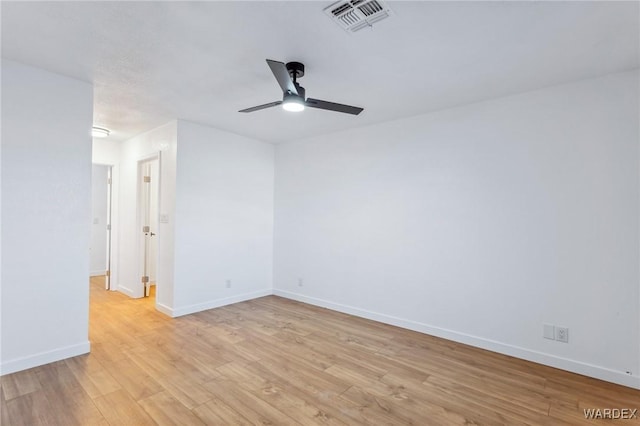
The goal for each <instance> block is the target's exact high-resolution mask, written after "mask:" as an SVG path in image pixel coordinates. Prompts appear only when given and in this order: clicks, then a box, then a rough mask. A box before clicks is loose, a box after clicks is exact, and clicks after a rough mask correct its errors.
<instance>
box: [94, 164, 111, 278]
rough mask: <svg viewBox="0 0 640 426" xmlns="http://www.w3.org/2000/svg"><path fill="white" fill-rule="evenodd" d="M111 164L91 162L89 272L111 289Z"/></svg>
mask: <svg viewBox="0 0 640 426" xmlns="http://www.w3.org/2000/svg"><path fill="white" fill-rule="evenodd" d="M112 171H113V168H112V166H109V165H103V164H92V168H91V218H92V222H91V235H90V245H89V253H90V255H89V259H90V260H89V271H90V272H89V274H90V276H91V277H104V287H105V289H106V290H110V289H111V244H112V242H111V206H112V190H111V182H112Z"/></svg>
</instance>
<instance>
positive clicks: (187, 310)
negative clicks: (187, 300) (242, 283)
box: [156, 289, 273, 318]
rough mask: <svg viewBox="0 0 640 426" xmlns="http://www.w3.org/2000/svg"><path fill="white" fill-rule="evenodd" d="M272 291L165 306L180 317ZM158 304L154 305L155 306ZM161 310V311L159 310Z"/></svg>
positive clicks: (267, 294)
mask: <svg viewBox="0 0 640 426" xmlns="http://www.w3.org/2000/svg"><path fill="white" fill-rule="evenodd" d="M272 294H273V292H272V291H271V289H266V290H259V291H254V292H251V293H243V294H238V295H236V296H231V297H224V298H222V299H215V300H209V301H208V302H203V303H196V304H195V305H187V306H181V307H178V308H173V309H171V308H167V307H166V306H164V309H167V310H169V311H170V312H171V314H170V315H171V316H172V317H174V318H175V317H181V316H183V315H189V314H193V313H196V312H200V311H206V310H207V309H213V308H219V307H221V306H226V305H231V304H233V303H239V302H244V301H246V300H251V299H257V298H258V297H264V296H270V295H272ZM157 306H158V305H156V307H157ZM160 312H163V311H160Z"/></svg>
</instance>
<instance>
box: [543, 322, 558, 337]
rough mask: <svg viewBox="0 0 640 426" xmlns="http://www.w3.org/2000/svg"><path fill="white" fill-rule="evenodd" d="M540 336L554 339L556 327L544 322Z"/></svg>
mask: <svg viewBox="0 0 640 426" xmlns="http://www.w3.org/2000/svg"><path fill="white" fill-rule="evenodd" d="M542 337H544V338H545V339H549V340H556V328H555V327H554V326H553V325H551V324H544V326H543V329H542Z"/></svg>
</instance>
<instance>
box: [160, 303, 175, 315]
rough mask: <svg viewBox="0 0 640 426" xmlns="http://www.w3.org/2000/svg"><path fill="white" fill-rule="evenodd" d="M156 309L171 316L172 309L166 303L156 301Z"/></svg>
mask: <svg viewBox="0 0 640 426" xmlns="http://www.w3.org/2000/svg"><path fill="white" fill-rule="evenodd" d="M156 310H157V311H159V312H162V313H163V314H165V315H168V316H170V317H172V318H173V316H174V315H173V309H171V308H170V307H168V306H167V305H163V304H162V303H158V302H156Z"/></svg>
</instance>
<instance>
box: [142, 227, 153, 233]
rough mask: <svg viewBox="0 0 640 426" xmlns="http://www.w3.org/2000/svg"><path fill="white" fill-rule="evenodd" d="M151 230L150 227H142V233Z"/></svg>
mask: <svg viewBox="0 0 640 426" xmlns="http://www.w3.org/2000/svg"><path fill="white" fill-rule="evenodd" d="M150 230H151V229H150V228H149V227H148V226H143V227H142V232H149V231H150Z"/></svg>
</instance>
